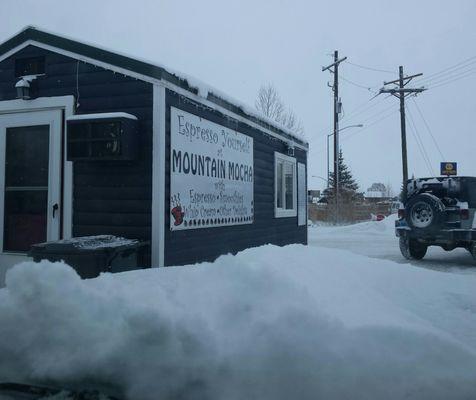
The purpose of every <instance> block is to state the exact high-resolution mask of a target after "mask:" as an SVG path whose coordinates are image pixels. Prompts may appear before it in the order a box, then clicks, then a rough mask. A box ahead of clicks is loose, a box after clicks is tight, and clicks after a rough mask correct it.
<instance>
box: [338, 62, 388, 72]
mask: <svg viewBox="0 0 476 400" xmlns="http://www.w3.org/2000/svg"><path fill="white" fill-rule="evenodd" d="M345 63H346V64H350V65H353V66H354V67H358V68H362V69H367V70H369V71H376V72H384V73H386V74H394V73H395V71H389V70H386V69H380V68H374V67H368V66H366V65H361V64H356V63H353V62H350V61H346V62H345Z"/></svg>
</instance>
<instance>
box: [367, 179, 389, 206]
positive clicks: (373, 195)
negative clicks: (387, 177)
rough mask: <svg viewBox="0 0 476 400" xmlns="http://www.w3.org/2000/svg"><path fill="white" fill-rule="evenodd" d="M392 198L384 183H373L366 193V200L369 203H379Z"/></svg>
mask: <svg viewBox="0 0 476 400" xmlns="http://www.w3.org/2000/svg"><path fill="white" fill-rule="evenodd" d="M391 198H392V196H390V195H389V190H388V189H387V187H386V186H385V185H384V184H383V183H373V184H372V185H371V186H370V187H369V188H368V189H367V191H366V192H365V200H366V201H367V202H368V203H378V202H381V201H388V200H390V199H391Z"/></svg>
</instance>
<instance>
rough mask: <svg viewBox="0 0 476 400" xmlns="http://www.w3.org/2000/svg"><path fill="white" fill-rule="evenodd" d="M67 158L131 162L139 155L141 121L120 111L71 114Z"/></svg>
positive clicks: (73, 159)
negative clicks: (138, 121)
mask: <svg viewBox="0 0 476 400" xmlns="http://www.w3.org/2000/svg"><path fill="white" fill-rule="evenodd" d="M67 123H68V161H108V160H123V161H131V160H134V159H135V158H136V156H137V150H138V140H139V137H138V123H137V118H136V117H135V116H134V115H131V114H127V113H122V112H117V113H103V114H79V115H73V116H71V117H68V119H67Z"/></svg>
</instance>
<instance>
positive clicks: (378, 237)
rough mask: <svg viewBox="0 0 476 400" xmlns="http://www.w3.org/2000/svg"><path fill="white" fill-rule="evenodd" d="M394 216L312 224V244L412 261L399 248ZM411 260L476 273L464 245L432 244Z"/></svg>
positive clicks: (448, 270)
mask: <svg viewBox="0 0 476 400" xmlns="http://www.w3.org/2000/svg"><path fill="white" fill-rule="evenodd" d="M395 218H396V216H395V215H392V216H390V217H389V218H387V219H385V220H384V221H381V222H377V221H371V222H363V223H360V224H355V225H348V226H340V227H332V226H316V227H310V228H309V244H310V245H311V246H317V247H326V248H332V249H344V250H348V251H351V252H353V253H356V254H361V255H364V256H368V257H372V258H379V259H383V260H391V261H394V262H397V263H400V264H409V262H408V261H407V260H405V259H404V258H403V257H402V255H401V254H400V250H399V248H398V238H397V237H395V225H394V224H395ZM411 264H413V265H414V266H418V267H422V268H428V269H434V270H438V271H444V272H452V273H460V274H474V275H476V263H475V262H474V260H473V258H472V257H471V255H470V254H469V253H468V251H466V250H464V249H455V250H453V251H450V252H448V251H444V250H443V249H441V248H440V247H430V248H429V249H428V253H427V255H426V256H425V258H424V259H423V260H421V261H414V262H412V263H411Z"/></svg>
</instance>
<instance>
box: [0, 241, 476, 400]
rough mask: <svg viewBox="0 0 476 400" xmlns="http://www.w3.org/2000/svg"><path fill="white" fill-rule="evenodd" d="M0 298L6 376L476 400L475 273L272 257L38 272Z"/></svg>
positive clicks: (172, 390) (279, 394)
mask: <svg viewBox="0 0 476 400" xmlns="http://www.w3.org/2000/svg"><path fill="white" fill-rule="evenodd" d="M6 283H7V287H6V288H5V289H2V290H0V321H1V325H0V355H1V357H0V380H1V381H7V380H10V381H11V380H14V381H29V382H37V383H38V382H41V383H45V382H47V383H61V384H63V385H68V386H71V387H82V388H84V387H85V386H87V387H102V388H104V387H107V388H108V390H109V391H111V392H113V393H115V394H119V395H124V396H126V397H127V398H130V399H161V398H164V399H175V398H177V399H178V398H179V399H227V400H229V399H232V400H233V399H248V398H255V399H273V400H275V399H286V400H288V399H316V398H323V399H345V398H349V399H350V398H352V399H381V398H386V399H401V398H408V399H426V398H427V399H448V398H452V399H466V398H470V397H472V396H474V394H475V393H476V291H475V287H476V286H475V285H476V277H473V276H462V275H451V274H443V273H439V272H435V271H429V270H424V269H417V268H412V267H410V266H405V265H397V264H395V263H392V262H388V261H382V260H374V259H369V258H366V257H362V256H358V255H354V254H351V253H347V252H344V251H339V250H330V249H329V250H328V249H315V248H310V247H305V246H299V245H293V246H287V247H284V248H279V247H275V246H264V247H261V248H256V249H250V250H246V251H244V252H242V253H239V254H238V255H237V256H231V255H230V256H223V257H220V258H219V259H218V260H217V261H216V262H215V263H205V264H201V265H200V266H195V267H181V268H162V269H152V270H146V271H144V270H142V271H134V272H127V273H122V274H115V275H111V274H103V275H101V276H100V277H99V278H97V279H94V280H87V281H83V280H80V279H79V277H78V276H77V275H76V273H75V272H74V271H73V270H72V269H71V268H69V267H68V266H66V265H64V264H61V263H54V264H53V263H49V262H42V263H38V264H35V263H23V264H20V265H17V266H16V267H14V268H13V269H12V270H10V271H9V272H8V274H7V280H6Z"/></svg>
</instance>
